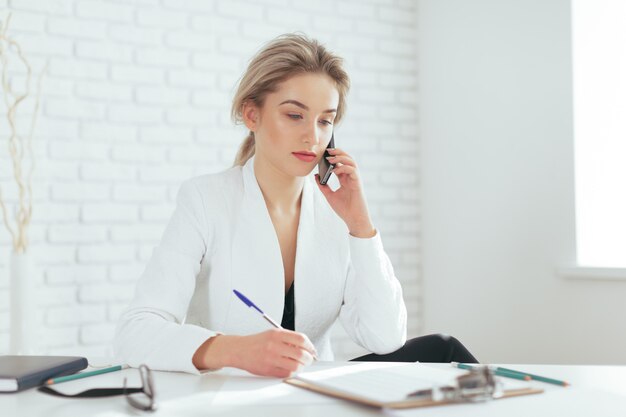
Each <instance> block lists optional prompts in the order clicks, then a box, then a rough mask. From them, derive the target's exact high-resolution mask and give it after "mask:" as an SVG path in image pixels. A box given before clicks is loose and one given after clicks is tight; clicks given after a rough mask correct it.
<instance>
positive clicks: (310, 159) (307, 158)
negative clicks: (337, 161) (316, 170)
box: [291, 152, 315, 162]
mask: <svg viewBox="0 0 626 417" xmlns="http://www.w3.org/2000/svg"><path fill="white" fill-rule="evenodd" d="M291 154H292V155H293V156H295V157H296V158H298V159H299V160H301V161H303V162H313V161H314V160H315V155H312V154H306V153H298V152H292V153H291Z"/></svg>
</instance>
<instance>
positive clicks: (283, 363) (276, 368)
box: [233, 290, 317, 377]
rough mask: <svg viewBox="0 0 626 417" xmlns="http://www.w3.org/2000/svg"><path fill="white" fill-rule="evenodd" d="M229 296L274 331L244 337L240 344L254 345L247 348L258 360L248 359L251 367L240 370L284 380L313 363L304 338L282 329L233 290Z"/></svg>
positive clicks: (312, 352) (309, 345)
mask: <svg viewBox="0 0 626 417" xmlns="http://www.w3.org/2000/svg"><path fill="white" fill-rule="evenodd" d="M233 292H234V293H235V295H236V296H237V297H238V298H239V299H240V300H241V301H243V302H244V303H245V304H246V305H247V306H248V307H250V308H252V309H254V310H256V311H257V312H259V313H260V314H261V315H262V316H263V318H264V319H265V320H266V321H267V322H268V323H270V324H271V325H272V326H273V327H274V329H272V330H268V331H266V332H262V333H258V334H255V335H251V336H246V339H245V340H244V341H243V342H244V343H246V344H247V343H252V344H254V345H256V346H255V347H254V348H252V346H250V348H251V349H254V350H255V351H256V352H257V353H259V356H258V357H257V358H253V357H250V362H254V363H250V364H244V366H242V369H246V370H248V371H249V372H252V373H254V374H257V375H272V376H280V377H288V376H290V375H291V373H292V372H297V371H298V370H300V369H301V368H302V367H303V366H306V365H310V364H311V363H312V362H313V361H314V360H316V359H317V358H316V356H317V352H316V350H315V347H314V346H313V343H311V341H310V340H309V338H308V337H307V336H306V335H305V334H303V333H298V332H294V331H291V330H286V329H283V328H282V327H281V326H280V325H279V324H278V323H277V322H276V321H274V320H273V319H272V318H270V317H269V316H268V315H266V314H265V313H264V312H263V310H261V309H260V308H259V307H257V306H256V305H255V304H254V303H253V302H252V301H250V299H248V298H247V297H246V296H245V295H243V294H242V293H240V292H239V291H237V290H233ZM242 359H243V358H242ZM246 365H248V366H246Z"/></svg>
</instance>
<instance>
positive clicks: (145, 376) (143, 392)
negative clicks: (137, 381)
mask: <svg viewBox="0 0 626 417" xmlns="http://www.w3.org/2000/svg"><path fill="white" fill-rule="evenodd" d="M139 375H140V376H141V388H127V387H126V378H124V396H125V397H126V401H127V402H128V404H130V406H131V407H133V408H136V409H138V410H141V411H155V410H156V408H157V407H156V403H155V401H154V398H155V392H154V380H153V379H152V371H150V368H148V367H147V366H146V365H141V366H139Z"/></svg>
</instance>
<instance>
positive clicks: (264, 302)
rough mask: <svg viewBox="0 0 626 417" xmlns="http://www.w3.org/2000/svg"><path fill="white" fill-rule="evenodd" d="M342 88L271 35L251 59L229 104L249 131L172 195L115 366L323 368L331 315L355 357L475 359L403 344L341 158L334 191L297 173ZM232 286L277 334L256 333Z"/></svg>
mask: <svg viewBox="0 0 626 417" xmlns="http://www.w3.org/2000/svg"><path fill="white" fill-rule="evenodd" d="M348 88H349V79H348V75H347V74H346V72H345V71H344V69H343V67H342V60H341V59H340V58H338V57H337V56H335V55H333V54H332V53H330V52H329V51H327V50H326V49H325V48H324V47H323V46H322V45H320V44H319V43H318V42H317V41H315V40H310V39H308V38H307V37H305V36H301V35H284V36H281V37H278V38H276V39H275V40H273V41H271V42H270V43H268V44H267V45H266V46H265V48H264V49H263V50H261V51H260V52H259V53H258V54H257V56H256V57H254V58H253V59H252V61H251V62H250V64H249V66H248V69H247V71H246V73H245V74H244V75H243V77H242V79H241V81H240V84H239V88H238V91H237V93H236V95H235V98H234V101H233V107H232V115H233V118H234V119H235V121H242V122H243V123H245V125H246V127H247V129H248V130H249V132H250V133H249V134H248V136H247V137H246V139H245V140H244V142H243V144H242V145H241V148H240V150H239V152H238V154H237V157H236V160H235V164H234V166H233V167H232V168H230V169H228V170H226V171H224V172H222V173H218V174H213V175H204V176H200V177H196V178H193V179H190V180H188V181H186V182H185V183H183V185H182V186H181V188H180V191H179V193H178V197H177V207H176V210H175V212H174V214H173V217H172V218H171V220H170V222H169V224H168V226H167V228H166V230H165V232H164V235H163V237H162V240H161V243H160V244H159V246H158V247H157V248H156V249H155V251H154V254H153V256H152V259H151V260H150V262H149V263H148V266H147V268H146V270H145V272H144V274H143V275H142V277H141V279H140V280H139V282H138V284H137V291H136V295H135V299H134V300H133V301H132V303H131V306H130V307H129V308H128V309H127V310H126V311H125V313H124V314H123V315H122V317H121V319H120V322H119V325H118V329H117V334H116V353H117V355H118V357H119V358H120V359H121V360H122V361H123V362H125V363H128V364H129V365H131V366H138V365H139V364H141V363H145V364H147V365H148V366H150V367H151V368H154V369H160V370H173V371H186V372H193V373H197V372H198V371H199V370H203V369H217V368H221V367H224V366H231V367H236V368H241V369H244V370H247V371H249V372H251V373H253V374H258V375H267V376H275V377H286V376H288V375H290V374H291V373H292V372H294V371H297V370H298V369H299V368H300V367H302V366H305V365H307V364H310V363H311V362H312V360H313V358H314V356H317V358H318V359H320V360H332V359H333V353H332V350H331V345H330V328H331V326H332V325H333V323H334V322H335V320H336V319H337V318H339V320H340V321H341V323H342V324H343V326H344V328H345V329H346V331H347V333H348V334H349V335H350V337H351V338H352V339H353V340H354V341H355V342H356V343H358V344H359V345H361V346H363V347H364V348H366V349H367V350H369V351H371V352H372V354H370V355H366V356H364V357H361V358H357V360H388V361H417V360H419V361H431V362H449V361H452V360H454V361H459V362H475V361H476V360H475V359H474V357H473V356H472V355H471V354H470V353H469V352H468V351H467V350H466V349H465V348H464V347H463V345H461V344H460V343H459V342H458V341H457V340H456V339H454V338H448V337H443V336H439V335H431V336H424V337H421V338H416V339H413V340H410V341H409V342H407V341H406V320H407V314H406V308H405V305H404V301H403V299H402V289H401V287H400V283H399V282H398V280H397V279H396V277H395V275H394V271H393V268H392V265H391V263H390V261H389V258H388V257H387V255H386V254H385V251H384V249H383V245H382V241H381V237H380V234H379V233H378V231H377V230H376V228H375V227H374V224H373V223H372V219H371V217H370V215H369V212H368V208H367V203H366V201H365V195H364V193H363V184H362V183H361V178H360V173H359V168H358V166H357V164H356V162H355V161H354V159H353V158H352V156H350V154H348V153H347V152H346V151H345V150H343V149H340V148H337V149H332V150H329V153H330V154H331V155H332V156H331V157H330V158H329V160H330V162H332V163H335V164H336V169H335V171H334V173H335V175H337V178H338V180H339V183H340V188H338V189H337V190H336V191H332V190H331V189H330V188H329V187H328V186H325V185H321V184H320V183H319V177H318V176H317V175H315V178H313V177H311V176H310V174H311V173H312V172H313V171H315V170H316V169H315V168H316V166H317V163H318V161H319V160H320V158H322V157H323V154H324V150H325V149H326V147H327V145H328V143H329V141H330V138H331V136H332V133H333V129H334V126H335V125H336V124H338V123H339V122H340V121H341V119H342V117H343V115H344V112H345V108H346V104H345V101H346V94H347V92H348ZM233 289H236V290H238V291H241V292H242V293H243V294H245V295H246V296H248V297H249V298H250V299H251V300H252V301H253V302H254V303H255V304H257V305H258V306H259V307H260V308H262V309H263V310H264V312H265V313H266V314H267V315H269V316H270V317H275V318H280V317H282V327H283V329H274V328H270V329H269V330H268V327H269V326H268V324H267V322H265V321H264V320H262V319H261V318H260V316H259V315H258V314H257V313H255V311H253V310H250V309H249V308H248V307H246V306H245V305H244V304H243V303H242V302H241V301H240V300H239V299H237V298H236V297H235V295H234V294H233Z"/></svg>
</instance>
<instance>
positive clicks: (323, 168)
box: [317, 132, 335, 185]
mask: <svg viewBox="0 0 626 417" xmlns="http://www.w3.org/2000/svg"><path fill="white" fill-rule="evenodd" d="M334 147H335V132H333V135H332V136H331V137H330V142H328V146H327V147H326V150H325V151H324V156H322V159H320V162H319V163H318V164H317V168H318V172H319V175H320V184H322V185H326V183H327V182H328V180H329V178H330V174H332V173H333V170H334V169H335V164H331V163H330V162H328V159H326V157H327V156H331V155H330V154H329V153H328V149H332V148H334Z"/></svg>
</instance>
